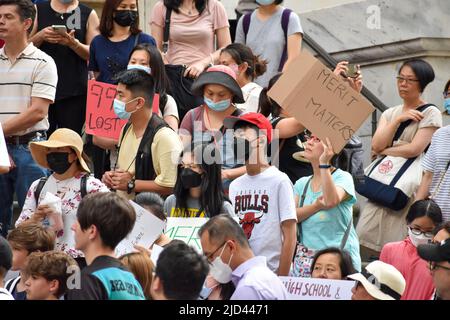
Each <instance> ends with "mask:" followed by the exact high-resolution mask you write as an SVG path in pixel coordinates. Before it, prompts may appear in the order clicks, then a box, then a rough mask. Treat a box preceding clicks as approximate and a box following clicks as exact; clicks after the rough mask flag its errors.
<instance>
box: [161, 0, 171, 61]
mask: <svg viewBox="0 0 450 320" xmlns="http://www.w3.org/2000/svg"><path fill="white" fill-rule="evenodd" d="M171 16H172V9H169V8H166V19H165V20H164V39H163V43H162V52H163V53H164V54H166V53H167V50H169V36H170V17H171Z"/></svg>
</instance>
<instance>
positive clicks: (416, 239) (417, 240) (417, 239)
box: [408, 228, 431, 248]
mask: <svg viewBox="0 0 450 320" xmlns="http://www.w3.org/2000/svg"><path fill="white" fill-rule="evenodd" d="M408 236H409V239H410V240H411V242H412V244H413V245H414V246H415V247H416V248H417V246H418V245H420V244H427V243H429V242H430V241H431V238H428V237H427V236H425V235H424V234H423V233H422V234H421V235H418V236H416V235H415V234H413V233H412V231H411V229H410V228H408Z"/></svg>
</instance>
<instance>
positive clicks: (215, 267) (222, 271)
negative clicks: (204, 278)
mask: <svg viewBox="0 0 450 320" xmlns="http://www.w3.org/2000/svg"><path fill="white" fill-rule="evenodd" d="M225 247H226V243H225V245H224V246H223V248H222V252H221V253H220V256H218V257H217V258H215V259H214V261H213V262H212V263H211V267H210V269H209V273H210V274H211V276H212V277H213V278H214V279H216V281H217V282H219V283H222V284H224V283H228V282H230V281H231V273H232V272H233V270H231V267H230V262H231V259H232V258H233V254H232V255H231V257H230V260H229V261H228V264H225V263H224V262H223V261H222V259H221V256H222V253H223V250H225Z"/></svg>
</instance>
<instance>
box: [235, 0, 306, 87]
mask: <svg viewBox="0 0 450 320" xmlns="http://www.w3.org/2000/svg"><path fill="white" fill-rule="evenodd" d="M256 2H257V3H258V4H259V8H258V9H256V10H255V11H253V12H252V13H248V14H246V15H244V16H243V17H241V18H240V19H239V21H238V25H237V29H236V39H235V42H236V43H242V44H245V45H247V46H248V47H250V48H251V49H252V51H253V52H254V53H255V55H258V56H260V57H261V58H262V59H264V60H267V61H268V65H267V71H266V72H265V73H264V74H263V75H262V76H260V77H258V78H256V80H255V82H256V83H257V84H259V85H260V86H262V87H267V85H268V84H269V80H270V79H271V78H272V77H273V76H274V75H275V74H277V73H278V72H282V71H283V70H285V69H286V68H287V66H288V65H289V64H290V63H291V61H292V60H293V59H295V58H296V57H297V56H298V55H299V54H300V51H301V43H302V34H303V29H302V26H301V24H300V18H299V17H298V15H297V14H296V13H294V12H290V11H288V9H286V8H284V7H282V6H281V3H282V2H283V0H256Z"/></svg>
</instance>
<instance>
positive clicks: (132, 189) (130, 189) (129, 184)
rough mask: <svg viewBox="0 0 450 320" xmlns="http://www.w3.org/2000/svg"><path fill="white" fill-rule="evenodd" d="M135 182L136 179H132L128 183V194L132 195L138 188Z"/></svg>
mask: <svg viewBox="0 0 450 320" xmlns="http://www.w3.org/2000/svg"><path fill="white" fill-rule="evenodd" d="M135 181H136V179H134V178H133V179H131V180H130V181H128V184H127V193H128V194H130V193H132V192H133V191H134V187H135V186H136V185H135Z"/></svg>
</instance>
